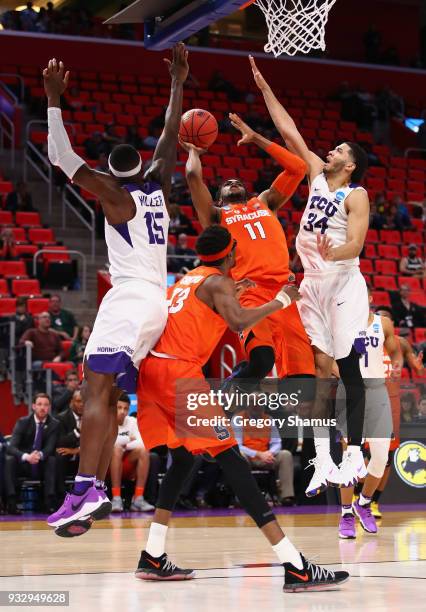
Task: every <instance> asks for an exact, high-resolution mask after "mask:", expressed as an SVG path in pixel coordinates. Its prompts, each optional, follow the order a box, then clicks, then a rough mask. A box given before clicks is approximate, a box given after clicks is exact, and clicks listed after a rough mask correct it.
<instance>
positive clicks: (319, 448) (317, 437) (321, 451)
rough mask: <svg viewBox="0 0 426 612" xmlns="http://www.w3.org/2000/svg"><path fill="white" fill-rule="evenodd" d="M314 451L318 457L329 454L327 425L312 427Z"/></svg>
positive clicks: (322, 457) (323, 457)
mask: <svg viewBox="0 0 426 612" xmlns="http://www.w3.org/2000/svg"><path fill="white" fill-rule="evenodd" d="M313 429H314V444H315V452H316V455H317V457H318V458H320V459H325V458H326V457H329V456H330V434H329V431H328V427H314V428H313Z"/></svg>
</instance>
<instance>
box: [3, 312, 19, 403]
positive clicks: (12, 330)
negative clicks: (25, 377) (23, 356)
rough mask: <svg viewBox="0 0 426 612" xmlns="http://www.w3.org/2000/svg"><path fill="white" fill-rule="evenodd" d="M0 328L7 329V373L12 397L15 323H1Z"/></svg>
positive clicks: (14, 368) (14, 392)
mask: <svg viewBox="0 0 426 612" xmlns="http://www.w3.org/2000/svg"><path fill="white" fill-rule="evenodd" d="M0 327H8V328H9V350H8V359H9V373H10V380H11V391H12V395H16V355H15V344H16V323H15V321H2V322H0Z"/></svg>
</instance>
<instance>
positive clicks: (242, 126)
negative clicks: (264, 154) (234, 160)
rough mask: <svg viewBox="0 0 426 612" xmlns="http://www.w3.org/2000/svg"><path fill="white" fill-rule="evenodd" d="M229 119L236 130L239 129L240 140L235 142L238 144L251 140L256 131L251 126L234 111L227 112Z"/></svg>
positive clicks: (247, 142)
mask: <svg viewBox="0 0 426 612" xmlns="http://www.w3.org/2000/svg"><path fill="white" fill-rule="evenodd" d="M229 119H230V121H231V124H232V126H233V127H234V128H235V129H236V130H239V131H240V132H241V134H242V138H240V140H239V141H238V142H237V145H238V146H240V145H242V144H249V143H250V142H253V140H254V136H255V134H256V132H255V131H254V130H252V129H251V127H249V126H248V125H247V123H244V121H243V120H242V119H240V117H239V116H238V115H236V114H235V113H229Z"/></svg>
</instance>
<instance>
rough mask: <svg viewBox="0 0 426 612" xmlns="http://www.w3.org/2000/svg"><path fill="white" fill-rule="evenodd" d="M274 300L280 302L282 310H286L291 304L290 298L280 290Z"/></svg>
mask: <svg viewBox="0 0 426 612" xmlns="http://www.w3.org/2000/svg"><path fill="white" fill-rule="evenodd" d="M275 299H276V300H278V301H279V302H281V304H282V307H283V308H287V306H290V304H291V297H289V296H288V295H287V293H285V292H284V291H283V290H282V289H281V291H278V293H277V295H276V296H275Z"/></svg>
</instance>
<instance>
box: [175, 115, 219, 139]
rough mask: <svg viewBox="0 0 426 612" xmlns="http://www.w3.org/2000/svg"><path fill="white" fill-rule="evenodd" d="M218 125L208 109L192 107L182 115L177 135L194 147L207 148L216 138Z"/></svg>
mask: <svg viewBox="0 0 426 612" xmlns="http://www.w3.org/2000/svg"><path fill="white" fill-rule="evenodd" d="M217 132H218V125H217V121H216V119H215V118H214V117H213V115H212V114H211V113H209V111H206V110H203V109H202V108H193V109H191V110H189V111H186V113H184V115H182V120H181V122H180V130H179V136H180V138H181V139H182V140H183V141H185V142H190V143H192V144H194V145H195V146H196V147H201V148H202V149H208V148H209V147H210V146H211V145H212V144H213V143H214V141H215V140H216V138H217Z"/></svg>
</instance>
